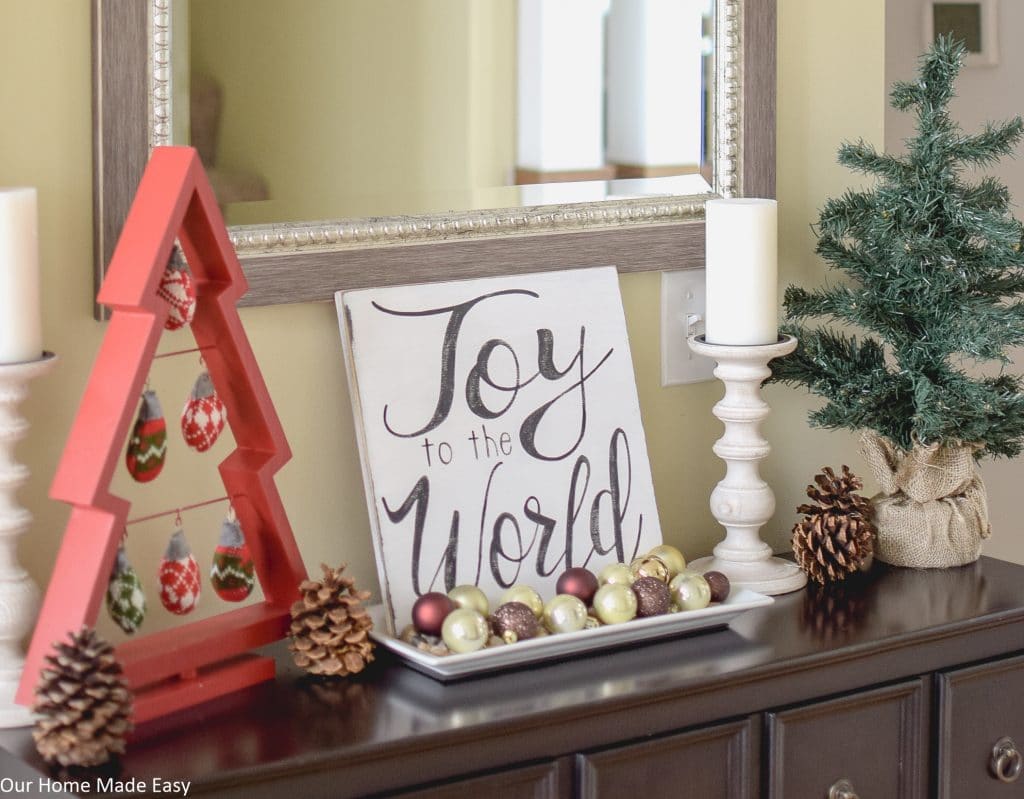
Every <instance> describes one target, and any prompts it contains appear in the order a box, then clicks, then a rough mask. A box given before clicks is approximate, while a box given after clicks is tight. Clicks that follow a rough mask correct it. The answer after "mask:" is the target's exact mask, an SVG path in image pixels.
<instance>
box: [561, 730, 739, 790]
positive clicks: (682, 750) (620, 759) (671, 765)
mask: <svg viewBox="0 0 1024 799" xmlns="http://www.w3.org/2000/svg"><path fill="white" fill-rule="evenodd" d="M757 749H758V747H757V729H756V726H755V724H754V722H753V721H752V720H751V719H744V720H743V721H738V722H734V723H731V724H721V725H719V726H716V727H710V728H704V729H700V730H694V731H693V732H687V733H681V734H679V735H670V736H667V737H664V738H657V739H655V740H653V741H644V742H643V743H638V744H631V745H629V746H619V747H616V748H614V749H607V750H605V751H602V752H592V753H589V754H585V755H579V760H578V774H579V796H580V797H582V798H583V799H597V797H602V798H609V799H610V798H611V797H629V796H640V797H644V798H645V799H647V798H649V799H654V797H662V796H699V797H701V799H754V797H756V796H757Z"/></svg>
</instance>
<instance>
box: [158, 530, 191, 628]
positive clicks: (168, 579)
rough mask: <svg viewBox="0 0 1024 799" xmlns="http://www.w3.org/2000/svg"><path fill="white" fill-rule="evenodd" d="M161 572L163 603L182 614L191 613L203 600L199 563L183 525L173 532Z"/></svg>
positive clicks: (162, 562) (161, 564) (159, 575)
mask: <svg viewBox="0 0 1024 799" xmlns="http://www.w3.org/2000/svg"><path fill="white" fill-rule="evenodd" d="M157 576H158V578H159V580H160V601H161V602H162V603H163V606H164V607H165V608H167V609H168V610H169V611H170V612H171V613H176V614H177V615H179V616H184V615H185V614H186V613H191V612H192V610H193V609H194V608H195V606H196V605H197V604H198V602H199V564H198V563H197V562H196V558H195V555H193V554H192V547H190V546H189V545H188V541H186V540H185V531H184V530H182V529H181V527H178V528H177V529H176V530H175V531H174V533H173V534H172V535H171V540H170V542H168V544H167V551H166V552H165V553H164V557H163V559H162V560H161V561H160V572H159V574H158V575H157Z"/></svg>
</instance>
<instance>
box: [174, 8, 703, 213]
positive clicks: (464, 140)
mask: <svg viewBox="0 0 1024 799" xmlns="http://www.w3.org/2000/svg"><path fill="white" fill-rule="evenodd" d="M714 5H715V4H714V2H713V1H712V0H488V1H487V2H479V0H416V2H409V0H307V1H306V2H303V3H288V4H282V3H280V2H278V1H277V0H192V2H184V1H183V0H174V4H173V6H172V37H171V38H172V59H173V75H174V80H173V87H174V88H173V94H172V123H171V130H172V140H173V141H174V143H191V144H193V145H194V146H196V147H197V149H198V150H199V152H200V155H201V156H202V159H203V162H204V164H205V166H206V167H207V169H208V170H209V171H210V174H211V179H212V181H213V183H214V188H215V191H216V192H217V194H218V197H219V199H220V201H221V203H222V205H223V206H224V208H225V212H226V216H227V221H228V222H229V224H257V223H268V222H273V223H280V222H292V221H301V220H313V219H344V218H350V217H371V216H374V217H375V216H396V215H406V214H423V213H437V212H444V211H472V210H478V209H495V208H512V207H523V206H543V205H551V204H564V203H586V202H592V201H601V200H609V199H627V198H635V197H650V196H659V195H662V196H663V195H676V196H679V195H683V196H687V195H701V194H704V193H707V192H710V191H711V185H712V183H713V179H712V177H713V176H712V170H711V166H710V165H711V164H712V163H713V160H714V154H713V152H712V150H713V142H714V139H715V135H714V126H713V114H712V113H711V111H712V109H713V107H714V63H713V57H714V55H713V52H712V49H713V48H712V42H713V39H714V36H713V31H714V19H713V16H714Z"/></svg>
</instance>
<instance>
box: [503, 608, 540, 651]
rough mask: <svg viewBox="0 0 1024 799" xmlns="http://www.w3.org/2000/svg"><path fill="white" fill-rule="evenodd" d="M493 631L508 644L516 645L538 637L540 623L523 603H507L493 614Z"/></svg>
mask: <svg viewBox="0 0 1024 799" xmlns="http://www.w3.org/2000/svg"><path fill="white" fill-rule="evenodd" d="M491 629H492V630H494V634H495V635H496V636H498V637H499V638H500V639H501V640H503V641H504V642H505V643H506V644H514V643H515V642H516V641H525V640H527V639H528V638H533V637H534V636H536V635H537V633H538V632H539V631H540V623H539V622H538V621H537V617H536V616H534V615H533V611H532V610H531V609H530V608H529V607H527V606H526V605H524V604H523V603H522V602H506V603H505V604H504V605H502V606H501V607H499V608H498V609H497V610H495V611H494V613H492V614H491Z"/></svg>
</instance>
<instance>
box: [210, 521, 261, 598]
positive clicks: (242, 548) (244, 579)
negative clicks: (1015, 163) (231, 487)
mask: <svg viewBox="0 0 1024 799" xmlns="http://www.w3.org/2000/svg"><path fill="white" fill-rule="evenodd" d="M210 584H211V585H212V586H213V590H214V591H216V592H217V596H219V597H220V598H221V599H223V600H225V601H226V602H241V601H242V600H244V599H246V598H247V597H248V596H249V594H251V593H252V589H253V586H255V585H256V567H255V566H254V565H253V562H252V554H251V553H250V552H249V545H248V544H246V543H245V536H244V535H243V534H242V527H241V525H239V523H238V519H236V518H235V517H234V514H231V515H230V516H229V517H228V518H227V519H225V520H224V521H223V523H221V526H220V539H219V540H218V541H217V548H216V549H215V550H213V565H212V566H211V567H210Z"/></svg>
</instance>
